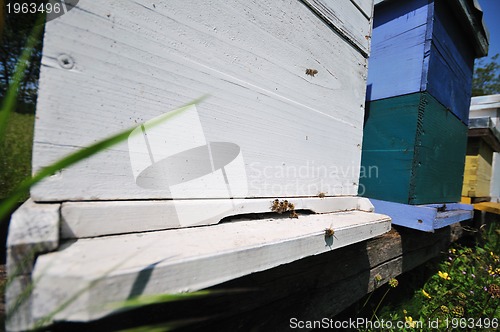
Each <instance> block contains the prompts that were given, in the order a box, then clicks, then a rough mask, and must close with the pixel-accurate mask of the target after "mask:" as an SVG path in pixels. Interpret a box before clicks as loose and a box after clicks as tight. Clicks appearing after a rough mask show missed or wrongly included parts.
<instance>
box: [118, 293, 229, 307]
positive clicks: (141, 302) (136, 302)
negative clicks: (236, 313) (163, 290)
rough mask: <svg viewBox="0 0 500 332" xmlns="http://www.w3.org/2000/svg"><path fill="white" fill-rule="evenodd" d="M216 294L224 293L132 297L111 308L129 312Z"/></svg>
mask: <svg viewBox="0 0 500 332" xmlns="http://www.w3.org/2000/svg"><path fill="white" fill-rule="evenodd" d="M216 293H224V292H217V291H208V290H204V291H197V292H191V293H179V294H157V295H142V296H136V297H133V298H131V299H128V300H125V301H121V302H117V303H113V304H112V305H111V307H112V308H115V309H118V310H130V309H135V308H139V307H142V306H146V305H151V304H161V303H168V302H173V301H181V300H192V299H194V298H199V297H204V296H208V295H214V294H216Z"/></svg>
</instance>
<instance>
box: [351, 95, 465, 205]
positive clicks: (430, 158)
mask: <svg viewBox="0 0 500 332" xmlns="http://www.w3.org/2000/svg"><path fill="white" fill-rule="evenodd" d="M443 126H446V128H448V129H447V130H446V131H443V130H442V128H443ZM466 135H467V127H466V126H465V125H464V124H463V123H462V122H461V121H460V120H459V119H457V118H456V117H455V116H454V115H453V114H451V112H449V111H447V110H446V108H444V107H443V106H442V105H441V104H439V102H437V101H436V100H435V99H434V98H433V97H432V96H430V95H429V94H426V93H416V94H410V95H405V96H400V97H394V98H388V99H383V100H378V101H372V102H370V104H369V105H368V117H367V120H366V124H365V128H364V137H363V156H362V170H364V171H365V172H366V170H367V169H368V168H369V167H376V169H377V173H376V176H374V175H373V174H372V176H366V175H365V174H363V173H362V174H361V179H360V194H361V195H363V196H365V197H369V198H375V199H380V200H386V201H392V202H398V203H405V204H418V205H420V204H431V203H447V202H450V203H453V202H457V201H459V200H460V194H461V188H462V176H463V162H464V158H465V146H466V140H467V136H466ZM372 173H374V172H372ZM361 189H363V190H364V192H361Z"/></svg>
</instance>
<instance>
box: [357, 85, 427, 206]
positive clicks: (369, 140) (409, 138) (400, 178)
mask: <svg viewBox="0 0 500 332" xmlns="http://www.w3.org/2000/svg"><path fill="white" fill-rule="evenodd" d="M419 102H420V96H419V94H412V95H407V96H404V97H400V98H391V99H385V100H380V101H375V102H370V103H369V104H368V105H367V119H366V123H365V127H364V136H363V153H362V160H361V169H362V171H363V172H362V173H361V175H360V192H359V193H360V195H363V196H365V197H370V198H376V199H382V200H388V201H393V202H399V203H408V192H409V190H410V188H409V186H410V176H411V171H412V163H413V154H414V149H415V136H416V130H417V115H418V105H419ZM395 124H397V125H395Z"/></svg>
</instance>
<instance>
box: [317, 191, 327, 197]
mask: <svg viewBox="0 0 500 332" xmlns="http://www.w3.org/2000/svg"><path fill="white" fill-rule="evenodd" d="M325 196H326V193H324V192H320V193H318V197H319V198H325Z"/></svg>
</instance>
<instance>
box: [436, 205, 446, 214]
mask: <svg viewBox="0 0 500 332" xmlns="http://www.w3.org/2000/svg"><path fill="white" fill-rule="evenodd" d="M437 211H438V212H445V211H446V204H443V206H440V207H438V208H437Z"/></svg>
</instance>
